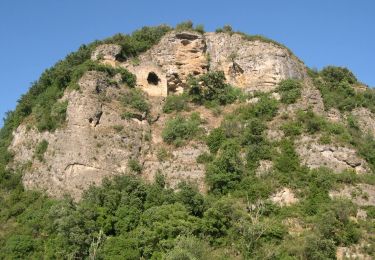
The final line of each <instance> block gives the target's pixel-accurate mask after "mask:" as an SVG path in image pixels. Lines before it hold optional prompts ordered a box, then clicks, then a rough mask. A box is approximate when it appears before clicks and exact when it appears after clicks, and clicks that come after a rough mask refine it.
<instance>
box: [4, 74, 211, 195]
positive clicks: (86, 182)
mask: <svg viewBox="0 0 375 260" xmlns="http://www.w3.org/2000/svg"><path fill="white" fill-rule="evenodd" d="M117 78H118V77H117V76H114V77H113V78H109V77H108V75H107V74H105V73H103V72H93V71H89V72H86V73H85V74H84V75H83V77H82V78H81V79H80V81H79V86H80V90H79V91H76V90H73V91H68V90H67V91H66V92H65V94H64V96H63V98H62V100H66V101H68V107H67V116H66V118H67V120H66V123H65V125H64V126H63V127H62V128H60V129H57V130H56V131H55V132H51V133H50V132H42V133H39V132H38V131H37V130H36V129H35V128H31V129H29V128H28V127H27V126H26V125H20V126H19V127H18V129H17V130H16V131H15V132H14V138H13V142H12V144H11V146H10V148H9V149H10V150H11V151H13V152H14V154H15V157H14V166H16V165H22V166H24V168H25V174H24V176H23V183H24V185H25V187H26V188H28V189H38V190H45V191H46V192H47V193H48V194H50V195H52V196H55V197H62V196H63V195H64V194H70V195H71V196H72V197H73V198H74V199H76V200H78V199H79V198H80V197H81V195H82V192H83V191H84V190H87V189H88V187H89V186H90V185H100V184H101V182H102V180H103V179H104V178H105V177H111V176H114V175H120V174H130V173H131V169H129V167H128V162H129V160H130V159H134V160H137V161H138V162H139V163H140V164H141V165H143V169H144V170H143V171H142V173H141V176H142V177H143V178H144V179H145V180H149V181H153V180H154V177H155V175H156V174H157V173H159V172H161V173H163V174H164V175H165V177H166V182H167V184H168V185H169V186H170V187H172V188H176V187H177V186H178V183H179V182H181V181H185V180H186V181H190V182H193V183H196V184H197V185H198V187H199V189H200V190H201V191H204V190H205V186H204V177H205V174H204V167H203V165H199V164H197V163H196V158H197V157H198V156H199V155H200V154H201V153H202V152H204V151H207V147H206V146H205V145H203V144H195V145H194V146H192V145H187V146H184V147H181V148H179V149H175V150H174V151H173V157H172V158H170V159H168V160H166V161H165V162H159V161H158V160H157V158H156V150H157V148H158V147H159V146H160V144H161V142H162V139H161V130H162V128H163V126H164V124H165V121H166V115H162V114H161V106H160V100H159V99H155V100H153V99H150V100H149V101H150V102H151V103H153V104H152V111H151V117H152V116H153V115H154V116H153V117H155V118H158V117H157V116H156V115H158V114H159V116H160V117H161V118H160V119H159V121H160V122H158V123H155V124H151V125H150V124H149V122H148V121H147V120H142V118H141V119H136V118H132V119H123V118H122V113H123V111H124V110H123V105H122V104H121V103H120V102H121V97H122V95H126V94H127V91H128V88H127V87H126V86H122V85H121V84H119V83H117V84H115V83H113V82H116V79H117ZM111 82H112V83H111ZM150 133H156V137H155V138H151V139H150V138H149V137H147V136H149V134H150ZM43 140H46V141H47V142H48V148H47V150H46V152H45V153H44V155H43V157H44V159H43V160H40V159H39V158H37V157H36V156H35V155H36V152H35V151H36V147H37V146H38V144H39V143H40V142H42V141H43Z"/></svg>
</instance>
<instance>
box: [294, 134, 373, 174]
mask: <svg viewBox="0 0 375 260" xmlns="http://www.w3.org/2000/svg"><path fill="white" fill-rule="evenodd" d="M296 151H297V153H298V155H299V156H300V158H301V161H302V163H303V164H305V165H306V166H308V167H309V168H312V169H314V168H319V167H327V168H330V169H332V170H333V171H335V172H341V171H343V170H349V169H351V170H354V171H355V172H357V173H365V172H366V171H367V170H368V166H367V164H366V162H365V161H364V160H363V159H361V158H360V157H358V155H357V154H356V151H355V150H354V149H351V148H349V147H344V146H338V145H334V144H320V143H319V141H318V138H314V137H311V136H303V137H302V138H300V139H299V140H297V142H296Z"/></svg>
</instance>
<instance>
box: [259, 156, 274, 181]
mask: <svg viewBox="0 0 375 260" xmlns="http://www.w3.org/2000/svg"><path fill="white" fill-rule="evenodd" d="M272 168H273V162H272V161H269V160H260V161H259V166H258V168H257V169H256V171H255V174H256V176H258V177H261V176H262V175H264V174H266V173H268V172H269V171H271V170H272Z"/></svg>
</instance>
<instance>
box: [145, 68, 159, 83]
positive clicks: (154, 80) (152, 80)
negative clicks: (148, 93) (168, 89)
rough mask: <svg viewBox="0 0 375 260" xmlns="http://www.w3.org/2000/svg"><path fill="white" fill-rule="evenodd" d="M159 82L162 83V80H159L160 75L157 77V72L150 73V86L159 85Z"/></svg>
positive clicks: (148, 78)
mask: <svg viewBox="0 0 375 260" xmlns="http://www.w3.org/2000/svg"><path fill="white" fill-rule="evenodd" d="M159 81H160V79H159V77H158V75H156V73H155V72H152V71H151V72H150V73H148V77H147V82H148V84H151V85H158V84H159Z"/></svg>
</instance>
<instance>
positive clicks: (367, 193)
mask: <svg viewBox="0 0 375 260" xmlns="http://www.w3.org/2000/svg"><path fill="white" fill-rule="evenodd" d="M329 196H330V197H331V198H345V199H350V200H352V201H353V202H354V203H356V204H357V205H359V206H375V186H374V185H370V184H357V185H356V186H345V187H343V188H342V189H340V190H333V191H330V193H329Z"/></svg>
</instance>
